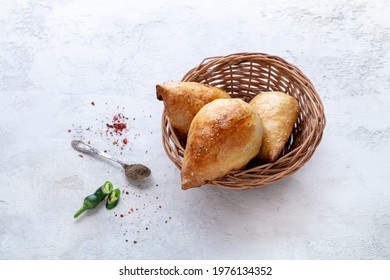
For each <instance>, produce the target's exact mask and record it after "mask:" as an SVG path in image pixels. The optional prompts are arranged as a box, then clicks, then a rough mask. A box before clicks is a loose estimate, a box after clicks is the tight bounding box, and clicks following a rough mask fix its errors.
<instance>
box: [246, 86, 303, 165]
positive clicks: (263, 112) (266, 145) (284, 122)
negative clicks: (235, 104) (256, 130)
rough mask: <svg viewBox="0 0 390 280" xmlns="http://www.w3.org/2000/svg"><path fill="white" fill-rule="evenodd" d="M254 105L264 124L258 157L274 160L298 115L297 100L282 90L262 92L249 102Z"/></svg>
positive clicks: (268, 160)
mask: <svg viewBox="0 0 390 280" xmlns="http://www.w3.org/2000/svg"><path fill="white" fill-rule="evenodd" d="M249 103H250V104H251V105H252V106H253V107H255V109H256V111H257V113H258V114H259V116H260V118H261V120H262V121H263V125H264V135H263V143H262V146H261V149H260V153H259V154H258V156H257V157H258V158H259V159H260V160H262V161H264V162H275V161H276V160H277V159H278V157H279V155H280V153H281V151H282V150H283V147H284V146H285V144H286V142H287V140H288V139H289V137H290V135H291V132H292V130H293V128H294V124H295V122H296V121H297V119H298V116H299V106H298V102H297V100H296V99H295V98H294V97H292V96H290V95H288V94H286V93H284V92H277V91H272V92H262V93H260V94H258V95H256V96H255V97H254V98H253V99H252V100H251V101H250V102H249Z"/></svg>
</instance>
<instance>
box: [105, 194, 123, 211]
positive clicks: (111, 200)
mask: <svg viewBox="0 0 390 280" xmlns="http://www.w3.org/2000/svg"><path fill="white" fill-rule="evenodd" d="M120 196H121V191H120V190H119V189H115V190H113V191H112V192H111V193H110V194H109V195H108V198H107V202H106V208H107V209H112V208H114V207H115V206H117V205H118V203H119V198H120Z"/></svg>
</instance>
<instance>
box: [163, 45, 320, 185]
mask: <svg viewBox="0 0 390 280" xmlns="http://www.w3.org/2000/svg"><path fill="white" fill-rule="evenodd" d="M182 81H185V82H199V83H203V84H209V85H212V86H216V87H220V88H223V89H224V90H225V91H226V92H227V93H228V94H230V96H231V97H232V98H241V99H243V100H245V101H250V100H251V99H252V98H253V97H254V96H255V95H257V94H259V93H260V92H262V91H281V92H285V93H287V94H289V95H291V96H293V97H295V98H296V99H297V101H298V104H299V107H300V115H299V117H298V121H297V122H296V123H295V126H294V129H293V132H292V134H291V136H290V138H289V140H288V141H287V143H286V145H285V147H284V149H283V151H282V153H281V155H280V157H279V159H278V160H277V161H276V162H274V163H268V164H264V163H261V162H256V161H255V162H253V163H252V164H248V166H247V167H244V168H243V169H241V170H236V171H233V172H231V173H229V174H228V175H226V176H225V177H223V178H219V179H217V180H213V181H209V182H208V184H210V185H215V186H219V187H225V188H230V189H248V188H258V187H262V186H265V185H267V184H270V183H273V182H277V181H279V180H281V179H283V178H285V177H287V176H289V175H291V174H292V173H294V172H296V171H297V170H298V169H299V168H300V167H302V166H303V165H304V164H305V163H306V162H307V161H308V160H309V159H310V158H311V156H312V155H313V153H314V151H315V149H316V147H317V146H318V144H319V143H320V141H321V138H322V133H323V130H324V127H325V115H324V108H323V105H322V102H321V100H320V98H319V96H318V94H317V92H316V91H315V89H314V87H313V85H312V83H311V82H310V81H309V79H308V78H307V77H306V76H305V75H304V74H303V73H302V72H301V71H300V70H299V69H298V68H297V67H295V66H293V65H291V64H289V63H288V62H286V61H285V60H283V59H281V58H279V57H277V56H272V55H268V54H262V53H237V54H232V55H228V56H221V57H212V58H207V59H205V60H203V61H202V63H201V64H200V65H199V66H197V67H195V68H193V69H191V70H190V71H189V72H188V73H187V74H186V75H185V76H184V77H183V79H182ZM162 138H163V145H164V149H165V151H166V153H167V155H168V157H169V158H170V159H171V160H172V162H173V163H174V164H175V165H176V166H177V167H178V168H179V169H180V170H181V167H182V161H183V155H184V149H185V148H184V145H185V143H183V141H182V140H181V139H179V137H178V136H177V134H176V133H175V131H174V129H173V128H172V127H171V125H170V123H169V119H168V117H167V114H166V111H165V109H164V111H163V115H162Z"/></svg>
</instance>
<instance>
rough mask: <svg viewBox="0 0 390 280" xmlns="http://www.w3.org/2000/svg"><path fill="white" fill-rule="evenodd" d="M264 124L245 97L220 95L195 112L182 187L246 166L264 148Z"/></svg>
mask: <svg viewBox="0 0 390 280" xmlns="http://www.w3.org/2000/svg"><path fill="white" fill-rule="evenodd" d="M262 134H263V125H262V122H261V119H260V117H259V115H258V114H257V113H256V110H255V109H254V108H253V107H252V106H251V105H249V104H248V103H246V102H244V101H242V100H241V99H217V100H214V101H212V102H210V103H209V104H207V105H205V106H204V107H203V108H202V109H201V110H200V111H199V113H198V114H197V115H196V116H195V118H194V119H193V121H192V123H191V127H190V130H189V134H188V139H187V147H186V149H185V152H184V159H183V167H182V173H181V175H182V189H184V190H185V189H189V188H192V187H198V186H201V185H203V184H205V183H207V181H210V180H214V179H216V178H219V177H222V176H225V175H226V174H227V173H229V172H230V171H232V170H234V169H239V168H241V167H243V166H245V165H246V164H247V163H248V162H249V161H250V160H251V159H252V158H254V157H255V156H256V155H257V154H258V152H259V149H260V146H261V140H262Z"/></svg>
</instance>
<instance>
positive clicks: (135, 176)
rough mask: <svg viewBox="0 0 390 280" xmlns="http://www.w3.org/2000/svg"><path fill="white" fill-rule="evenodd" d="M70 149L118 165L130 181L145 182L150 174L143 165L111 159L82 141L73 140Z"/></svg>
mask: <svg viewBox="0 0 390 280" xmlns="http://www.w3.org/2000/svg"><path fill="white" fill-rule="evenodd" d="M72 147H73V149H75V150H77V151H79V152H82V153H86V154H90V155H99V156H101V157H104V158H106V159H109V160H112V161H115V162H117V163H119V164H120V165H122V167H123V168H124V169H125V174H126V176H127V177H128V178H130V179H132V180H145V179H147V178H149V177H150V175H151V173H152V171H151V170H150V169H149V168H148V167H146V166H145V165H142V164H138V163H136V164H126V163H124V162H123V161H120V160H118V159H116V158H113V157H112V156H110V155H108V154H107V153H105V152H102V151H99V150H98V149H96V148H94V147H92V146H91V145H89V144H87V143H85V142H84V141H82V140H73V141H72Z"/></svg>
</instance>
